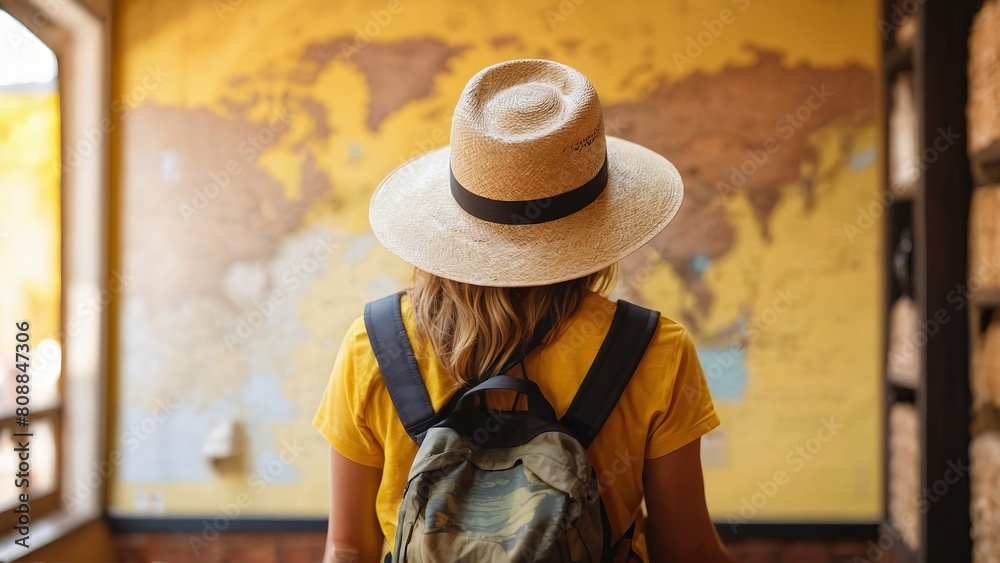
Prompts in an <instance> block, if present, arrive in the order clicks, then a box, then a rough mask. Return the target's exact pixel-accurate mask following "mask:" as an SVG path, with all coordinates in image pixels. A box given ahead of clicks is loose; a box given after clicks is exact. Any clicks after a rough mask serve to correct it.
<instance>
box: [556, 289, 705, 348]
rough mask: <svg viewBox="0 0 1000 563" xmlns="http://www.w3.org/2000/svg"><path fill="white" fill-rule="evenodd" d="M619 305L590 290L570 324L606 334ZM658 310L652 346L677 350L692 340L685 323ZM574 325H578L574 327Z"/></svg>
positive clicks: (635, 302) (615, 301) (635, 301)
mask: <svg viewBox="0 0 1000 563" xmlns="http://www.w3.org/2000/svg"><path fill="white" fill-rule="evenodd" d="M626 301H629V302H630V303H634V304H636V305H640V306H643V307H646V308H651V307H648V306H647V305H645V304H643V303H639V302H637V301H638V300H632V299H626ZM617 305H618V302H617V300H611V299H609V298H607V297H605V296H603V295H601V294H599V293H596V292H589V293H588V294H587V296H586V297H585V298H584V300H583V304H582V305H581V307H580V312H579V313H578V314H577V315H576V316H575V317H574V319H573V321H572V323H571V325H570V330H573V329H574V328H575V329H576V330H577V331H583V330H587V329H591V330H594V331H596V332H599V333H600V334H601V335H606V334H607V332H608V330H609V329H610V328H611V321H612V319H613V318H614V315H615V309H616V307H617ZM657 312H659V313H660V320H659V322H658V324H657V327H656V334H654V335H653V339H652V341H650V343H649V347H650V348H655V349H658V350H663V351H666V352H669V351H671V350H673V351H676V350H678V349H679V348H680V347H681V346H683V345H686V344H687V343H688V342H689V341H690V340H691V335H690V333H689V332H688V330H687V329H686V328H685V327H684V325H683V324H681V323H680V322H678V321H676V320H674V319H673V318H671V317H669V316H668V315H666V314H664V313H663V312H662V311H657ZM573 325H577V326H576V327H574V326H573ZM587 325H589V326H587Z"/></svg>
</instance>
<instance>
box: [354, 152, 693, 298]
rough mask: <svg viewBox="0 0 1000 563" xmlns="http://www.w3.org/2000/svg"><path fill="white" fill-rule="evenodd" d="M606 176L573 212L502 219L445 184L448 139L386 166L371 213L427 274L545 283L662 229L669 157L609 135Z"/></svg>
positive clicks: (672, 187)
mask: <svg viewBox="0 0 1000 563" xmlns="http://www.w3.org/2000/svg"><path fill="white" fill-rule="evenodd" d="M607 147H608V184H607V187H606V188H605V189H604V191H603V192H602V193H601V195H600V196H599V197H598V198H597V199H596V200H594V202H593V203H591V204H590V205H588V206H587V207H585V208H583V209H582V210H580V211H577V212H576V213H573V214H572V215H569V216H567V217H563V218H562V219H556V220H554V221H549V222H546V223H538V224H522V225H501V224H497V223H491V222H489V221H484V220H482V219H479V218H477V217H474V216H472V215H470V214H469V213H467V212H466V211H465V210H464V209H462V208H461V207H459V205H458V204H457V203H456V202H455V200H454V198H453V197H452V195H451V189H450V184H449V156H450V152H449V147H442V148H440V149H437V150H434V151H431V152H428V153H426V154H423V155H421V156H418V157H417V158H414V159H413V160H410V161H408V162H406V163H404V164H402V165H401V166H399V167H398V168H396V170H394V171H393V172H391V173H390V174H389V175H388V176H387V177H386V178H385V179H384V180H382V183H381V184H379V186H378V188H376V190H375V194H374V195H373V196H372V200H371V205H370V207H369V216H368V219H369V221H370V222H371V226H372V230H373V231H374V233H375V236H376V237H377V238H378V240H379V241H380V242H381V243H382V244H383V245H384V246H385V247H386V248H387V249H388V250H389V251H390V252H392V253H393V254H395V255H396V256H398V257H400V258H402V259H403V260H405V261H406V262H408V263H410V264H412V265H414V266H416V267H418V268H420V269H422V270H424V271H427V272H430V273H432V274H435V275H438V276H441V277H444V278H448V279H452V280H455V281H459V282H463V283H469V284H474V285H482V286H493V287H525V286H537V285H548V284H553V283H558V282H562V281H567V280H571V279H576V278H580V277H583V276H586V275H588V274H591V273H594V272H596V271H599V270H601V269H603V268H605V267H607V266H610V265H612V264H614V263H616V262H618V261H619V260H621V259H622V258H625V257H626V256H628V255H629V254H632V253H633V252H635V251H636V250H638V249H639V248H641V247H642V246H643V245H644V244H646V243H647V242H649V241H650V240H652V238H653V237H655V236H656V235H657V234H659V233H660V232H661V231H662V230H663V228H664V227H666V226H667V223H669V222H670V220H671V219H673V218H674V215H676V214H677V210H678V209H679V208H680V205H681V200H682V199H683V195H684V187H683V184H682V182H681V177H680V174H679V173H678V172H677V169H676V168H675V167H674V165H673V164H671V163H670V161H668V160H667V159H665V158H663V157H662V156H660V155H659V154H657V153H655V152H653V151H651V150H649V149H647V148H645V147H643V146H641V145H637V144H635V143H631V142H629V141H625V140H623V139H618V138H616V137H607Z"/></svg>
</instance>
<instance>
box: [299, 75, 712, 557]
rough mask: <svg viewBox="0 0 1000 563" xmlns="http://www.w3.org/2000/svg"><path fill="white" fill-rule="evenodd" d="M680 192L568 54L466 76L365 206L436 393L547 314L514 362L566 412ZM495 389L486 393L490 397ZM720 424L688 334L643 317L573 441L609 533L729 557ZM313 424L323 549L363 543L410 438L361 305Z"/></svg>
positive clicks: (442, 400)
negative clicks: (397, 278)
mask: <svg viewBox="0 0 1000 563" xmlns="http://www.w3.org/2000/svg"><path fill="white" fill-rule="evenodd" d="M682 194H683V188H682V185H681V180H680V177H679V175H678V173H677V170H676V169H675V168H674V167H673V165H671V164H670V163H669V162H668V161H667V160H666V159H664V158H663V157H661V156H659V155H657V154H655V153H653V152H652V151H649V150H648V149H645V148H643V147H640V146H638V145H635V144H632V143H629V142H626V141H623V140H620V139H616V138H613V137H606V136H605V135H604V125H603V117H602V113H601V108H600V101H599V100H598V98H597V95H596V93H595V92H594V89H593V86H592V85H591V84H590V82H589V81H588V80H587V79H586V78H585V77H584V76H583V75H582V74H580V73H579V72H577V71H575V70H573V69H571V68H569V67H566V66H564V65H561V64H558V63H554V62H551V61H542V60H522V61H510V62H506V63H501V64H498V65H494V66H492V67H489V68H487V69H485V70H483V71H481V72H480V73H478V74H477V75H476V76H475V77H473V78H472V79H471V80H470V82H469V83H468V85H467V86H466V88H465V90H464V91H463V93H462V95H461V98H460V100H459V102H458V104H457V107H456V109H455V114H454V117H453V121H452V133H451V145H450V146H449V147H445V148H442V149H439V150H436V151H433V152H430V153H428V154H425V155H423V156H421V157H418V158H416V159H414V160H412V161H410V162H407V163H406V164H404V165H402V166H400V167H399V168H398V169H396V170H395V171H394V172H392V173H391V174H390V175H389V176H388V177H387V178H386V179H385V180H383V182H382V184H381V185H380V186H379V187H378V189H377V190H376V192H375V195H374V196H373V198H372V202H371V208H370V217H369V218H370V221H371V223H372V227H373V230H374V232H375V235H376V236H377V237H378V239H379V240H380V241H381V242H382V244H383V245H385V246H386V248H388V249H389V250H390V251H392V252H393V253H395V254H396V255H397V256H399V257H401V258H402V259H404V260H406V261H407V262H409V263H410V264H412V265H414V266H415V272H416V273H415V284H414V287H413V288H411V289H410V290H408V291H407V292H406V293H405V295H404V296H403V298H402V302H401V311H402V318H403V323H404V326H405V333H406V335H407V336H408V339H409V341H410V344H411V345H412V347H413V350H414V354H415V357H416V360H417V364H418V365H419V368H420V374H421V376H422V378H423V381H424V385H425V386H426V389H427V394H428V396H429V398H430V401H431V403H432V404H433V408H434V410H435V411H442V410H443V409H445V408H446V405H448V403H449V399H450V398H451V397H452V396H453V395H454V394H455V393H456V391H459V390H460V389H462V387H463V386H465V387H467V386H468V385H469V384H470V383H471V382H473V381H476V382H478V381H482V380H484V379H486V378H488V377H491V376H494V375H497V374H498V373H499V372H500V370H501V367H502V366H503V365H504V364H505V363H507V362H508V361H509V360H511V359H512V358H514V357H515V356H517V355H518V354H519V353H520V352H522V351H524V350H525V348H526V347H528V343H529V341H532V340H533V336H535V332H536V328H537V327H538V326H539V325H540V324H542V323H543V320H544V322H546V323H550V325H547V326H551V329H550V330H548V332H547V334H546V336H545V338H544V340H542V343H541V345H540V346H538V347H536V348H534V349H533V350H531V351H530V353H528V354H527V355H526V356H525V357H524V358H523V360H522V361H521V362H520V364H519V367H518V369H517V370H514V372H515V373H517V374H519V375H521V376H524V377H526V378H528V379H530V380H531V381H533V382H534V383H535V384H537V386H538V387H539V388H540V389H541V391H542V394H543V395H544V398H545V399H546V400H547V401H548V402H549V403H550V404H551V406H552V408H553V409H554V410H555V412H556V414H557V415H559V416H561V415H562V414H563V413H565V412H566V410H567V408H568V407H569V405H570V403H571V401H572V400H573V398H574V396H575V395H576V392H577V389H578V388H579V387H580V383H581V381H582V380H583V378H584V375H585V374H586V373H587V371H588V369H589V367H590V364H591V362H593V361H594V358H595V356H596V354H597V351H598V348H599V347H600V346H601V343H602V341H603V339H604V337H605V335H606V334H607V333H608V332H609V327H610V324H611V321H612V317H613V316H614V313H615V303H613V302H611V301H609V300H608V299H606V298H605V297H604V294H606V293H607V291H608V290H609V289H610V288H611V285H612V282H613V279H614V274H615V271H616V264H617V263H618V261H619V260H621V259H622V258H624V257H626V256H627V255H629V254H631V253H632V252H634V251H635V250H637V249H639V248H640V247H642V245H644V244H645V243H646V242H648V241H649V240H650V239H652V238H653V237H654V236H655V235H656V234H658V233H659V232H660V231H662V229H663V228H664V227H665V226H666V225H667V223H668V222H669V221H670V220H671V219H672V218H673V216H674V215H675V213H676V212H677V209H678V207H679V206H680V202H681V198H682ZM459 392H460V391H459ZM501 393H502V392H499V391H492V392H491V394H490V396H488V397H487V399H488V403H489V404H490V405H491V406H500V405H501V403H500V402H499V401H500V400H501V399H502V400H508V399H507V396H505V395H502V394H501ZM503 404H504V405H506V406H505V407H503V408H510V406H511V403H509V402H507V403H503ZM718 424H719V420H718V418H717V416H716V414H715V411H714V408H713V406H712V400H711V397H710V395H709V392H708V387H707V385H706V381H705V376H704V374H703V372H702V370H701V366H700V364H699V362H698V357H697V354H696V352H695V348H694V345H693V343H692V341H691V338H690V336H689V335H688V333H687V332H686V331H685V329H684V328H683V327H682V326H681V325H679V324H678V323H676V322H674V321H672V320H670V319H667V318H665V317H660V319H659V321H658V325H657V326H656V327H655V332H654V333H653V336H652V340H651V341H650V343H649V345H648V347H647V348H646V351H645V354H644V355H642V357H641V361H640V362H639V364H638V368H637V369H636V370H635V372H634V374H633V375H632V377H631V379H630V380H629V381H628V384H627V386H626V387H625V389H624V392H623V393H622V396H621V398H620V399H619V400H618V402H617V403H616V404H615V406H614V408H613V410H612V411H611V414H610V416H609V418H608V419H607V422H606V423H605V424H604V425H603V427H602V428H601V429H600V432H599V433H598V434H597V436H596V438H595V439H594V440H593V442H592V444H590V446H589V448H588V449H587V450H586V452H587V457H588V458H589V460H590V462H591V463H592V464H593V467H594V469H595V471H596V473H597V474H598V475H600V476H601V478H600V481H601V487H600V497H601V499H600V500H601V502H602V503H603V505H604V507H605V508H606V511H607V519H608V520H609V521H610V533H611V535H612V536H613V538H614V539H618V538H622V537H623V536H626V535H627V534H626V532H627V531H628V530H629V528H630V527H631V526H632V524H633V523H635V525H636V526H635V536H634V537H633V538H632V539H631V544H632V546H631V548H632V551H633V552H634V553H635V554H637V555H638V556H639V558H641V559H642V560H644V561H698V562H715V561H730V560H731V559H729V557H728V556H727V555H726V554H725V551H724V549H723V548H722V547H721V545H720V542H719V539H718V536H717V535H716V533H715V529H714V527H713V525H712V522H711V520H710V519H709V516H708V511H707V509H706V506H705V496H704V485H703V479H702V470H701V461H700V455H699V444H700V437H701V436H702V435H704V434H705V433H707V432H709V431H710V430H712V429H713V428H715V427H716V426H718ZM314 425H315V426H316V427H317V428H318V429H319V430H320V432H321V433H322V434H323V435H324V436H325V437H326V438H327V440H328V441H329V442H330V444H331V449H330V484H331V490H330V495H331V501H330V502H331V509H330V527H329V535H328V543H327V553H326V561H328V562H333V561H338V562H340V561H366V562H367V561H377V560H381V559H380V557H381V556H383V555H384V551H383V550H384V549H385V547H386V546H387V545H388V544H389V543H391V542H392V541H393V538H394V537H395V535H396V525H397V510H398V509H399V506H400V501H401V500H402V498H403V493H404V488H405V487H406V484H407V476H408V472H409V469H410V466H411V464H412V463H413V461H414V458H415V456H416V453H417V449H418V446H417V444H416V443H415V442H414V441H413V440H411V438H410V436H409V435H408V434H407V431H406V429H404V428H403V425H402V424H401V423H400V419H399V416H398V414H397V411H396V409H395V408H394V407H393V402H392V401H391V398H390V396H389V393H388V392H387V389H386V386H385V382H384V380H383V377H382V376H381V374H380V370H379V364H378V361H377V358H376V357H375V354H374V353H373V350H372V346H371V344H370V342H369V334H368V331H367V329H366V325H365V322H364V320H363V319H361V318H359V319H358V320H357V321H356V322H355V323H354V324H353V325H352V326H351V328H350V330H349V331H348V334H347V336H346V338H345V340H344V343H343V345H342V346H341V348H340V351H339V353H338V357H337V360H336V362H335V365H334V369H333V374H332V376H331V379H330V382H329V384H328V386H327V389H326V394H325V396H324V398H323V401H322V404H321V405H320V408H319V412H318V413H317V415H316V418H315V420H314ZM643 500H645V510H646V514H644V513H643V510H642V503H643Z"/></svg>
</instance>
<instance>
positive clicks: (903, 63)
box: [885, 41, 914, 74]
mask: <svg viewBox="0 0 1000 563" xmlns="http://www.w3.org/2000/svg"><path fill="white" fill-rule="evenodd" d="M913 44H914V42H913V41H907V42H906V43H900V44H898V45H893V46H892V47H891V48H890V49H889V50H888V51H887V52H886V53H885V70H886V72H888V73H890V74H895V73H897V72H906V71H909V70H913V51H914V48H913Z"/></svg>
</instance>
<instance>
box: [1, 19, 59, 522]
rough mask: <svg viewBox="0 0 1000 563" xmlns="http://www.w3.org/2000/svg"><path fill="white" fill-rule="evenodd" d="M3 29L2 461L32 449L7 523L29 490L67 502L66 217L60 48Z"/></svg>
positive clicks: (17, 27) (37, 510)
mask: <svg viewBox="0 0 1000 563" xmlns="http://www.w3.org/2000/svg"><path fill="white" fill-rule="evenodd" d="M0 37H5V38H7V40H6V41H0V264H3V265H4V272H3V275H2V276H0V311H3V312H4V315H3V316H2V318H0V346H2V348H0V357H2V358H3V365H2V366H0V466H2V467H4V468H16V467H18V464H19V461H20V460H19V459H18V455H17V452H16V450H15V447H16V446H17V443H18V442H21V441H24V440H27V441H28V444H29V453H30V457H29V460H28V461H29V462H30V466H29V471H28V474H27V479H15V478H14V474H15V472H9V473H8V472H7V471H5V472H4V475H6V476H7V477H6V478H4V479H3V480H2V481H0V510H2V516H0V525H3V526H4V527H5V528H10V527H11V526H14V525H15V522H16V520H15V519H16V517H17V514H16V513H14V512H12V509H13V508H15V507H16V506H17V505H18V504H20V501H19V496H20V495H21V494H24V493H26V494H28V495H29V497H28V498H29V500H30V503H31V504H30V506H31V514H30V516H31V517H32V518H38V517H40V516H43V515H44V514H45V513H47V512H51V511H52V510H54V509H55V508H57V507H58V492H59V479H58V472H59V470H58V468H59V462H58V458H59V455H58V447H57V444H58V435H59V431H58V430H59V427H60V418H61V416H60V415H61V410H62V408H61V398H60V392H59V379H60V374H61V372H62V337H61V335H60V327H61V326H62V322H61V321H62V318H61V317H62V315H61V307H62V287H61V277H62V276H61V263H62V250H61V239H62V217H61V211H60V207H61V198H60V172H59V170H60V167H59V162H60V124H59V92H58V88H57V82H56V75H57V64H56V56H55V53H53V52H52V50H51V49H49V48H48V47H46V46H45V44H44V43H42V42H41V40H39V39H38V38H37V37H35V36H34V35H33V34H32V33H31V32H30V31H28V29H27V28H26V27H24V26H23V25H21V24H20V23H18V22H17V20H15V19H14V18H13V17H11V16H10V15H9V14H7V13H6V12H3V11H0ZM25 321H26V322H27V323H28V325H27V327H25V325H23V324H21V325H20V326H21V328H27V330H25V331H21V330H19V328H18V324H17V323H22V322H25ZM22 340H23V342H22ZM18 344H20V346H18ZM19 352H23V354H22V355H18V354H19ZM18 366H20V368H19V367H18ZM22 369H24V370H25V371H26V373H27V375H28V382H27V388H26V390H27V393H19V392H18V391H23V390H25V388H24V387H23V386H21V385H19V381H18V378H17V376H18V375H19V374H21V373H22V371H21V370H22ZM20 382H21V383H23V382H24V379H23V376H22V379H20ZM19 406H21V408H20V409H19ZM25 408H26V409H27V410H23V409H25ZM26 412H27V413H28V415H27V417H22V416H19V415H21V414H24V413H26ZM26 421H30V424H28V425H25V422H26ZM14 433H25V434H30V436H23V437H21V436H15V435H14Z"/></svg>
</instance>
